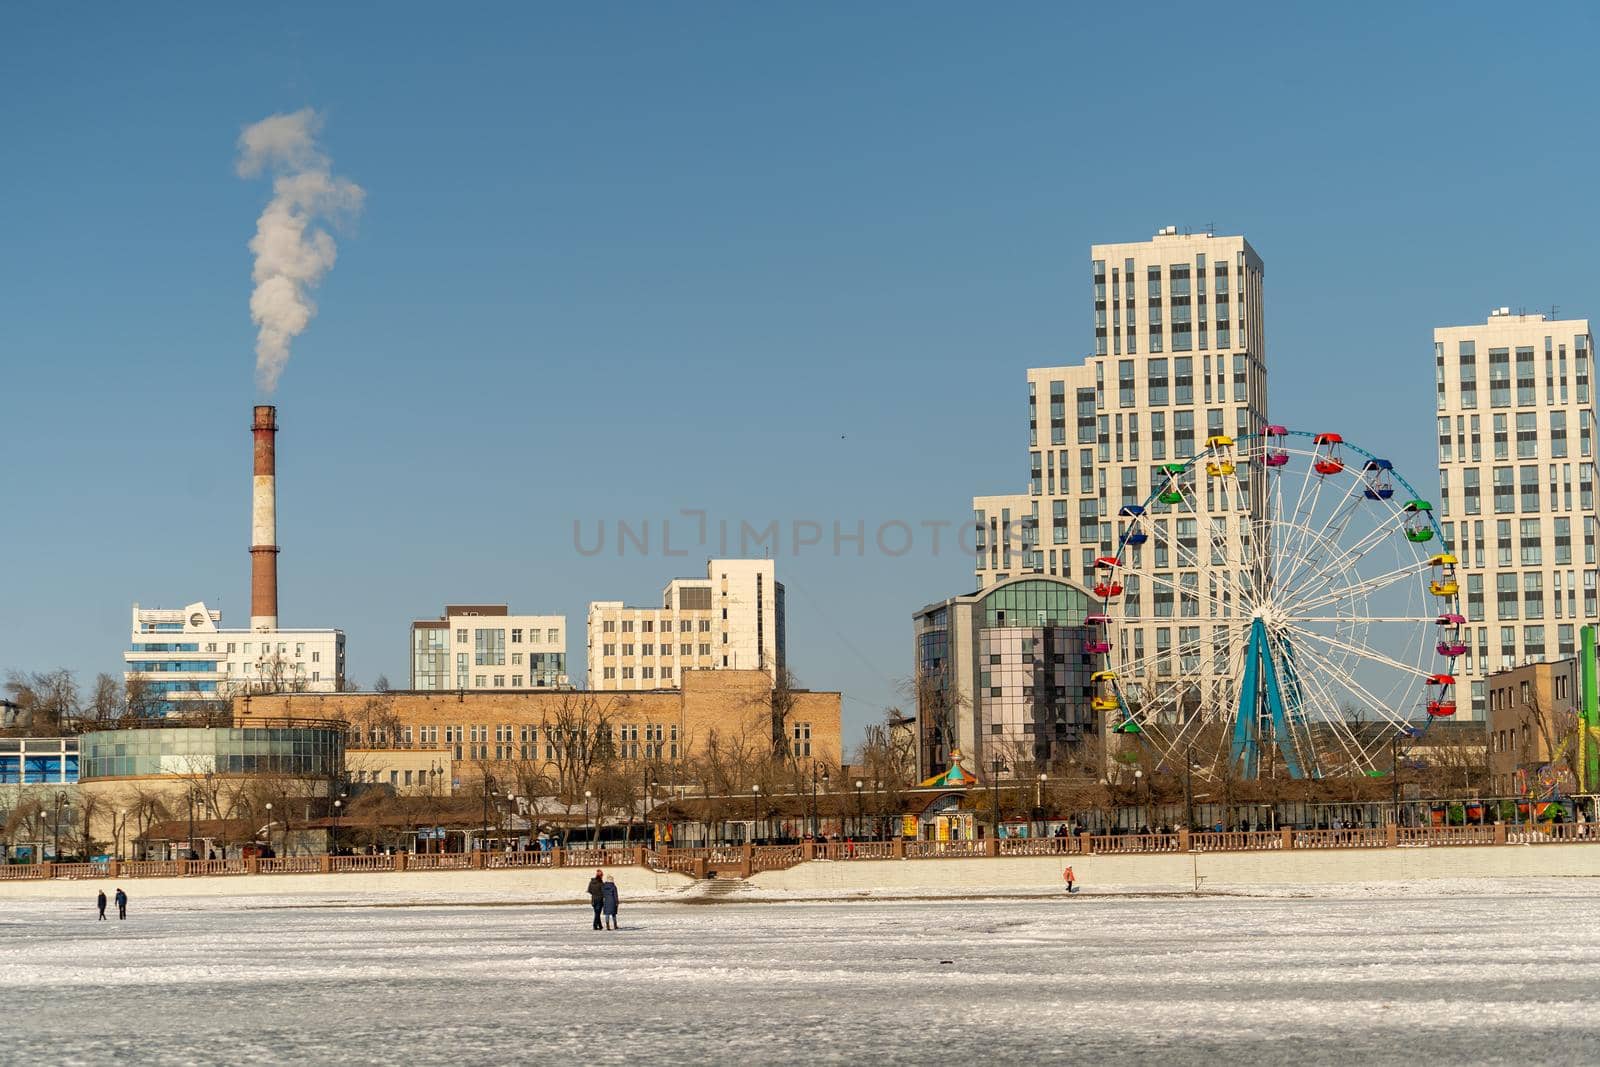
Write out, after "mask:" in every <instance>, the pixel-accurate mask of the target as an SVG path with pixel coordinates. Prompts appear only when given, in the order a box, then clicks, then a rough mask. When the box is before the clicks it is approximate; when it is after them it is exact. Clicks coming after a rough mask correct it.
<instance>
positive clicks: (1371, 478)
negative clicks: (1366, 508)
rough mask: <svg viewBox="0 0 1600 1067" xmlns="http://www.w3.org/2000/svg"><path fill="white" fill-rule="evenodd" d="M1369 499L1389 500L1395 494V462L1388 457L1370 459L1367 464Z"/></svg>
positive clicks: (1367, 493)
mask: <svg viewBox="0 0 1600 1067" xmlns="http://www.w3.org/2000/svg"><path fill="white" fill-rule="evenodd" d="M1366 472H1367V485H1366V490H1365V492H1366V497H1367V499H1368V500H1388V499H1389V498H1390V497H1392V496H1394V464H1393V463H1390V462H1389V461H1388V460H1386V459H1369V460H1368V461H1367V466H1366Z"/></svg>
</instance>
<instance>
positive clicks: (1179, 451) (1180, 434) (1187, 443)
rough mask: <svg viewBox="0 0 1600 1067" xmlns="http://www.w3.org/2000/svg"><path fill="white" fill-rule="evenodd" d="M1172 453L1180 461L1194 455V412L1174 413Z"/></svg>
mask: <svg viewBox="0 0 1600 1067" xmlns="http://www.w3.org/2000/svg"><path fill="white" fill-rule="evenodd" d="M1172 453H1173V455H1174V456H1175V457H1176V458H1178V459H1188V458H1189V457H1190V456H1193V455H1194V412H1192V411H1174V412H1173V413H1172Z"/></svg>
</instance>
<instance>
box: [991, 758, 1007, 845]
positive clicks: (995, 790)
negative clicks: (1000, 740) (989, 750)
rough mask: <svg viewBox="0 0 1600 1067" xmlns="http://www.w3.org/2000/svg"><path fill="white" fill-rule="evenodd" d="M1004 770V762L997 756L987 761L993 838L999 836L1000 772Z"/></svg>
mask: <svg viewBox="0 0 1600 1067" xmlns="http://www.w3.org/2000/svg"><path fill="white" fill-rule="evenodd" d="M1005 769H1006V763H1005V760H1002V759H1000V758H999V757H998V756H997V757H995V758H994V759H992V760H990V761H989V771H990V774H989V799H990V800H991V801H992V802H993V804H994V811H993V813H992V816H991V819H990V825H991V826H992V828H993V829H992V835H991V836H993V837H995V838H999V836H1000V772H1001V771H1003V770H1005Z"/></svg>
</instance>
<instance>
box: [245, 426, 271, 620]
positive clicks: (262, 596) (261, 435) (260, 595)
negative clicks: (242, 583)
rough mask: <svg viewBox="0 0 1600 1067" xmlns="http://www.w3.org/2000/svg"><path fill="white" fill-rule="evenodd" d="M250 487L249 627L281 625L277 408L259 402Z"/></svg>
mask: <svg viewBox="0 0 1600 1067" xmlns="http://www.w3.org/2000/svg"><path fill="white" fill-rule="evenodd" d="M250 429H251V432H252V433H253V434H254V435H255V454H256V457H255V478H254V481H253V483H252V486H251V491H250V629H252V630H276V629H277V628H278V460H277V438H278V409H277V408H275V407H273V406H272V405H271V404H257V405H256V414H255V421H254V423H253V424H252V425H251V427H250Z"/></svg>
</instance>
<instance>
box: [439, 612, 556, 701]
mask: <svg viewBox="0 0 1600 1067" xmlns="http://www.w3.org/2000/svg"><path fill="white" fill-rule="evenodd" d="M567 684H568V682H567V617H566V616H565V615H512V614H511V611H510V608H509V606H508V605H505V604H448V605H446V606H445V609H444V614H443V615H442V616H440V617H439V618H437V619H417V620H416V621H414V622H412V624H411V688H412V689H417V690H424V691H431V690H443V689H455V690H463V691H464V690H480V689H562V688H565V687H566V686H567Z"/></svg>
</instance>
